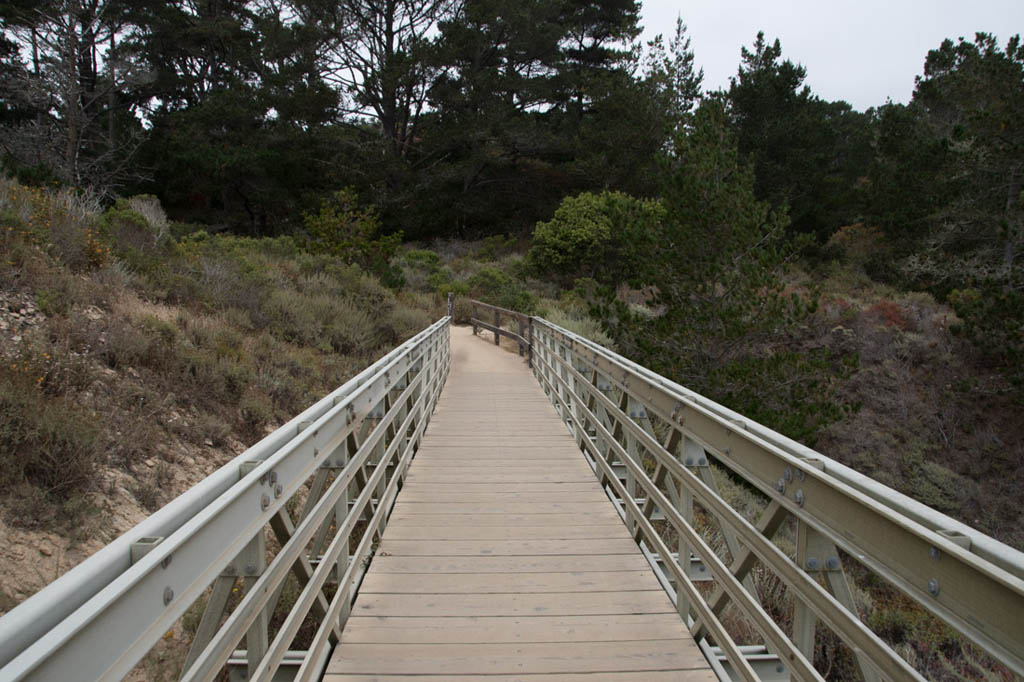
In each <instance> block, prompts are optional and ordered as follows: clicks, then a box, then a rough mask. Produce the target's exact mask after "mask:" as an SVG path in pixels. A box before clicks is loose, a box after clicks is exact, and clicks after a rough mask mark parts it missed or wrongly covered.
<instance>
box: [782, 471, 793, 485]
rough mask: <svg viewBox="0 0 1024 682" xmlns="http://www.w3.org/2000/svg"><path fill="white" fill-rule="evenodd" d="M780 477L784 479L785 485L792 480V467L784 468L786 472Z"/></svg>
mask: <svg viewBox="0 0 1024 682" xmlns="http://www.w3.org/2000/svg"><path fill="white" fill-rule="evenodd" d="M782 477H783V478H784V479H786V483H789V482H790V481H792V480H793V467H786V470H785V471H784V472H783V473H782Z"/></svg>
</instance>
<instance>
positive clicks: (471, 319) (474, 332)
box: [470, 301, 477, 336]
mask: <svg viewBox="0 0 1024 682" xmlns="http://www.w3.org/2000/svg"><path fill="white" fill-rule="evenodd" d="M476 320H477V317H476V301H473V317H471V318H470V324H472V325H473V336H476Z"/></svg>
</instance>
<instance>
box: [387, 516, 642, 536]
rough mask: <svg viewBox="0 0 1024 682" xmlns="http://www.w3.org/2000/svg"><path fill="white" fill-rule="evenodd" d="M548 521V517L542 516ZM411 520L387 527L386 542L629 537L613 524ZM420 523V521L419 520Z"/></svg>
mask: <svg viewBox="0 0 1024 682" xmlns="http://www.w3.org/2000/svg"><path fill="white" fill-rule="evenodd" d="M545 518H547V517H545ZM413 519H414V517H402V519H399V520H402V521H403V522H402V523H397V522H396V519H395V518H394V517H392V523H393V524H394V525H393V527H391V528H388V534H387V537H388V539H389V540H582V539H598V538H622V537H629V531H627V530H626V529H625V528H624V527H623V526H622V524H621V523H619V524H616V525H613V524H611V523H605V524H600V525H584V526H557V525H529V526H525V525H519V526H504V525H502V526H481V525H479V524H477V523H474V522H473V518H472V517H456V518H454V519H453V520H452V521H451V522H449V523H447V524H445V523H437V524H432V525H415V524H414V523H413ZM418 520H419V521H421V522H423V520H422V519H418Z"/></svg>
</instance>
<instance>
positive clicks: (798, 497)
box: [793, 488, 804, 507]
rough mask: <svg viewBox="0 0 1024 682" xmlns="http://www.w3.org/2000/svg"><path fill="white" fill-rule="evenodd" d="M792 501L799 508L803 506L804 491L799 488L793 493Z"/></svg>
mask: <svg viewBox="0 0 1024 682" xmlns="http://www.w3.org/2000/svg"><path fill="white" fill-rule="evenodd" d="M793 501H794V502H796V503H797V504H798V505H800V506H801V507H802V506H804V489H803V488H800V489H799V490H797V491H796V492H795V493H793Z"/></svg>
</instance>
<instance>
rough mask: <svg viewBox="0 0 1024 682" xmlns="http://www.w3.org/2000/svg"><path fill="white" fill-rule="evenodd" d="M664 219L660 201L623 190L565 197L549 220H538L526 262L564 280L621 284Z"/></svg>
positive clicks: (539, 272)
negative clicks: (625, 192)
mask: <svg viewBox="0 0 1024 682" xmlns="http://www.w3.org/2000/svg"><path fill="white" fill-rule="evenodd" d="M663 219H664V209H663V208H662V206H661V204H660V203H659V202H657V201H651V200H642V199H636V198H634V197H631V196H629V195H627V194H623V193H622V192H607V191H605V192H602V193H601V194H593V193H591V192H584V193H583V194H580V195H578V196H575V197H566V198H565V199H563V200H562V203H561V204H560V205H559V207H558V208H557V209H556V210H555V215H554V217H553V218H552V219H551V220H550V221H548V222H546V223H545V222H540V223H537V227H536V229H535V230H534V232H533V244H532V246H531V247H530V251H529V254H528V257H527V258H528V262H529V265H530V267H531V269H532V270H533V271H534V272H535V273H537V274H538V275H539V276H541V277H547V278H551V279H554V280H556V281H560V282H562V283H563V284H570V283H571V282H573V281H574V280H576V279H579V278H581V277H592V278H595V279H599V280H600V281H602V282H605V283H611V284H613V285H614V284H618V283H619V282H620V281H622V280H624V279H629V273H631V272H632V271H633V270H634V269H635V268H634V267H633V266H634V264H635V262H636V258H638V257H640V256H639V255H640V254H642V253H643V250H642V249H643V246H644V245H645V244H646V243H647V241H648V240H649V236H648V235H650V234H651V233H653V232H654V231H655V227H656V225H657V224H658V223H659V222H660V221H662V220H663Z"/></svg>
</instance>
